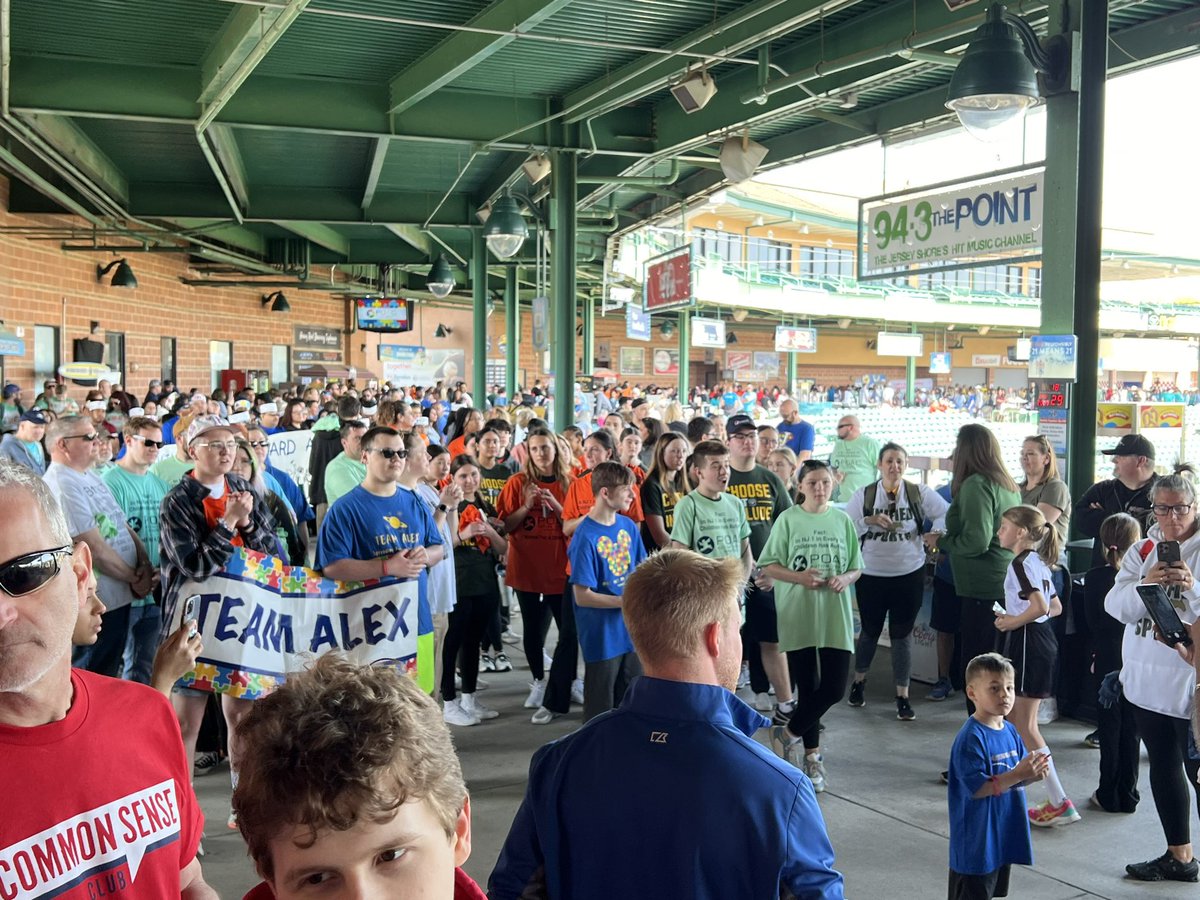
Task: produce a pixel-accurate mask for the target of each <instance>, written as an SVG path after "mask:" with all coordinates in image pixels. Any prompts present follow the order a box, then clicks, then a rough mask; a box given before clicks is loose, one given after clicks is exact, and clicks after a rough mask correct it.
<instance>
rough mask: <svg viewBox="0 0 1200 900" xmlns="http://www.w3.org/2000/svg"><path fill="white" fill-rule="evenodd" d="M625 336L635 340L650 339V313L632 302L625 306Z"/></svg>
mask: <svg viewBox="0 0 1200 900" xmlns="http://www.w3.org/2000/svg"><path fill="white" fill-rule="evenodd" d="M625 337H627V338H630V339H631V340H635V341H648V340H650V313H648V312H646V311H645V310H644V309H642V308H641V307H639V306H635V305H634V304H632V303H630V304H629V305H627V306H626V307H625Z"/></svg>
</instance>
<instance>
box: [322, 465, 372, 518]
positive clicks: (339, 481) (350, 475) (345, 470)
mask: <svg viewBox="0 0 1200 900" xmlns="http://www.w3.org/2000/svg"><path fill="white" fill-rule="evenodd" d="M366 477H367V467H366V466H365V465H364V464H363V463H361V462H359V461H358V460H357V459H351V458H350V457H349V456H347V455H346V454H345V453H344V452H342V453H339V454H338V455H337V456H335V457H334V458H333V459H331V460H330V461H329V465H328V466H326V467H325V498H326V499H327V500H328V501H329V505H330V506H333V504H334V501H336V500H337V499H338V498H340V497H344V496H346V494H348V493H350V492H351V491H352V490H354V489H355V488H356V487H358V486H359V485H360V484H362V483H363V479H364V478H366Z"/></svg>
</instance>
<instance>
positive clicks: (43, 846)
mask: <svg viewBox="0 0 1200 900" xmlns="http://www.w3.org/2000/svg"><path fill="white" fill-rule="evenodd" d="M0 504H2V505H3V508H4V510H5V512H6V515H5V517H4V520H3V523H0V759H2V760H3V765H0V797H3V798H4V814H3V815H0V897H14V898H15V897H30V898H34V897H57V898H62V900H85V898H93V897H99V896H103V897H106V898H111V900H122V898H124V900H134V898H143V897H154V898H163V897H180V898H187V900H215V898H216V897H217V894H216V892H215V891H213V889H212V888H210V887H209V886H208V885H207V884H206V883H205V882H204V878H203V875H202V873H201V871H200V862H199V860H198V859H197V858H196V848H197V845H198V844H199V842H200V837H201V834H202V832H203V829H204V817H203V815H202V814H201V812H200V807H199V804H198V803H197V802H196V797H195V795H194V794H193V793H192V789H191V785H190V783H189V774H190V773H189V771H188V768H187V763H186V761H185V759H184V754H183V743H182V741H181V740H180V737H179V726H178V725H177V724H176V721H175V715H174V713H173V712H172V711H171V707H170V705H169V704H168V703H167V701H166V699H165V698H164V697H163V696H162V695H161V694H159V693H158V692H156V691H154V690H153V689H152V688H149V687H147V686H145V685H141V684H136V683H133V682H129V681H118V680H116V679H113V678H106V677H104V676H101V675H95V674H93V673H91V672H86V671H82V670H73V669H72V668H71V633H72V630H73V629H74V626H75V620H76V617H77V615H78V613H79V610H80V608H81V607H82V605H83V604H84V603H85V602H87V593H88V591H87V588H88V580H89V578H90V576H91V568H92V557H91V552H90V551H89V549H88V546H87V544H84V543H78V544H75V545H73V546H72V544H71V535H70V530H69V528H68V527H67V522H66V519H65V518H64V517H63V514H62V511H61V510H60V509H59V507H58V504H57V502H56V501H55V499H54V497H53V495H52V494H51V493H50V491H49V488H47V487H46V485H45V483H44V482H43V481H42V480H41V479H40V478H38V477H37V476H36V475H34V474H33V473H32V472H30V471H29V470H28V469H25V468H23V467H21V466H17V465H15V464H13V463H10V462H8V461H4V460H0Z"/></svg>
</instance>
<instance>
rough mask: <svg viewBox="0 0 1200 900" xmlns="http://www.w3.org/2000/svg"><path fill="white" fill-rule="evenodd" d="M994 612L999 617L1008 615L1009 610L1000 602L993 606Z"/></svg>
mask: <svg viewBox="0 0 1200 900" xmlns="http://www.w3.org/2000/svg"><path fill="white" fill-rule="evenodd" d="M992 612H994V613H995V614H996V615H998V616H1004V615H1008V610H1007V609H1005V608H1004V604H1003V603H1001V602H1000V601H999V600H997V601H996V602H995V603H993V604H992Z"/></svg>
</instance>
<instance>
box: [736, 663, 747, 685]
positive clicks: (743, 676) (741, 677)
mask: <svg viewBox="0 0 1200 900" xmlns="http://www.w3.org/2000/svg"><path fill="white" fill-rule="evenodd" d="M737 686H738V687H739V688H744V687H749V686H750V663H745V662H744V663H742V671H741V672H739V673H738V683H737Z"/></svg>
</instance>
